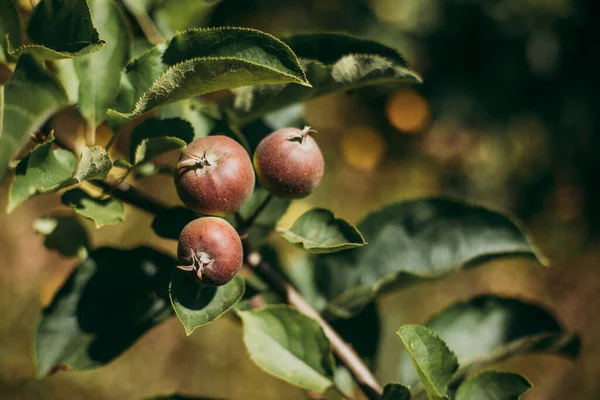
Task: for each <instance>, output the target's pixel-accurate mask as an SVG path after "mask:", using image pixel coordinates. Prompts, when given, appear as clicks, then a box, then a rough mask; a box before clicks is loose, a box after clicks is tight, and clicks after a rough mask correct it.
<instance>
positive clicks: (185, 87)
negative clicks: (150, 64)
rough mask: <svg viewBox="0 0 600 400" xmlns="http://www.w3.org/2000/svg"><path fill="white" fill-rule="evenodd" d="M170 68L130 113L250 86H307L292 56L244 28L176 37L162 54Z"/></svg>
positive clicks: (266, 36)
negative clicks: (277, 84)
mask: <svg viewBox="0 0 600 400" xmlns="http://www.w3.org/2000/svg"><path fill="white" fill-rule="evenodd" d="M163 62H164V64H166V65H168V66H170V67H169V68H168V69H167V70H166V71H165V72H164V73H163V74H162V75H161V76H160V77H159V78H158V79H157V80H156V81H155V82H154V83H153V85H152V87H150V89H149V90H148V91H146V92H145V93H144V94H143V95H142V97H141V98H140V99H139V101H138V102H137V104H136V106H135V109H134V110H133V111H134V113H135V114H138V115H139V114H142V113H144V112H147V111H150V110H152V109H153V108H156V107H158V106H160V105H163V104H166V103H172V102H175V101H178V100H181V99H186V98H189V97H193V96H199V95H202V94H206V93H210V92H215V91H218V90H223V89H232V88H236V87H240V86H246V85H252V84H274V83H288V82H293V83H298V84H300V85H306V86H309V83H308V81H307V80H306V76H305V75H304V71H303V70H302V67H301V66H300V65H299V64H298V60H297V59H296V56H295V55H294V53H293V52H292V51H291V50H290V49H289V47H288V46H286V45H285V44H284V43H283V42H281V41H280V40H278V39H276V38H275V37H273V36H271V35H269V34H266V33H263V32H260V31H257V30H253V29H246V28H203V29H193V30H189V31H186V32H183V33H180V34H178V35H177V36H175V37H174V38H173V39H171V41H170V42H169V44H168V47H167V49H166V50H165V52H164V54H163Z"/></svg>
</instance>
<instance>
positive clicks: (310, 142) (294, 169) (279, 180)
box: [254, 126, 325, 199]
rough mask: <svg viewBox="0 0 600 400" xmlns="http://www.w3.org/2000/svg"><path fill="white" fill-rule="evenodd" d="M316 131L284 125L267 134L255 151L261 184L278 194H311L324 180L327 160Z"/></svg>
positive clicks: (285, 196)
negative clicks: (315, 138) (319, 144)
mask: <svg viewBox="0 0 600 400" xmlns="http://www.w3.org/2000/svg"><path fill="white" fill-rule="evenodd" d="M310 132H315V131H313V130H311V129H310V127H308V126H306V127H304V129H295V128H283V129H279V130H277V131H275V132H273V133H271V134H270V135H268V136H267V137H265V138H264V139H263V140H262V141H261V142H260V143H259V144H258V147H257V148H256V152H255V153H254V168H256V173H257V175H258V180H259V181H260V184H261V185H262V186H263V187H264V188H265V189H267V190H268V191H269V192H271V193H272V194H273V195H275V196H277V197H282V198H286V199H299V198H302V197H306V196H308V195H309V194H310V193H311V192H312V191H313V189H314V188H315V187H317V186H318V185H319V183H320V182H321V178H322V177H323V169H324V168H325V162H324V161H323V155H322V154H321V150H320V149H319V146H318V145H317V142H315V140H314V139H313V138H312V136H310V134H309V133H310Z"/></svg>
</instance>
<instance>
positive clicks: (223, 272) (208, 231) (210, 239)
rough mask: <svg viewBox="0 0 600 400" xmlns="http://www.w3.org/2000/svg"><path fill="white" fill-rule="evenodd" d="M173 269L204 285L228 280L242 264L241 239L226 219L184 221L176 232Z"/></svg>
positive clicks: (208, 218)
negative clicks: (177, 237) (176, 263)
mask: <svg viewBox="0 0 600 400" xmlns="http://www.w3.org/2000/svg"><path fill="white" fill-rule="evenodd" d="M177 257H178V260H179V264H180V265H178V266H177V268H179V269H181V270H184V271H188V272H189V273H190V277H192V278H193V279H194V280H196V281H197V282H199V283H202V284H204V285H208V286H221V285H224V284H226V283H227V282H229V281H231V280H232V279H233V278H234V276H235V275H236V274H237V273H238V271H239V270H240V268H241V267H242V262H243V249H242V241H241V239H240V237H239V235H238V233H237V232H236V230H235V229H234V228H233V226H231V225H230V224H229V223H228V222H227V221H225V220H224V219H221V218H216V217H202V218H198V219H195V220H193V221H192V222H190V223H188V224H187V225H186V226H185V227H184V228H183V230H182V231H181V233H180V235H179V242H178V244H177Z"/></svg>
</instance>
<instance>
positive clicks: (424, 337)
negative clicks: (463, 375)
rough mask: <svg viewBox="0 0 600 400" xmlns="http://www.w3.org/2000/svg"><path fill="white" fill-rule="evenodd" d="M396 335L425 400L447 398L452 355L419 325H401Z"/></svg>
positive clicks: (454, 365) (453, 361) (454, 361)
mask: <svg viewBox="0 0 600 400" xmlns="http://www.w3.org/2000/svg"><path fill="white" fill-rule="evenodd" d="M398 336H400V339H401V340H402V343H403V344H404V347H406V350H407V352H408V355H409V356H410V360H411V361H412V364H413V366H414V367H415V369H416V370H417V372H418V374H419V378H420V379H421V382H422V383H423V386H424V387H425V391H426V392H427V396H428V397H429V400H437V399H447V398H448V383H449V382H450V378H451V377H452V375H453V374H454V372H456V370H457V369H458V361H457V359H456V355H455V354H454V353H453V352H452V350H450V349H449V348H448V346H447V345H446V343H444V341H443V340H442V339H441V338H440V337H439V336H438V335H437V334H436V333H435V332H433V331H432V330H430V329H428V328H426V327H424V326H421V325H403V326H401V327H400V329H399V330H398Z"/></svg>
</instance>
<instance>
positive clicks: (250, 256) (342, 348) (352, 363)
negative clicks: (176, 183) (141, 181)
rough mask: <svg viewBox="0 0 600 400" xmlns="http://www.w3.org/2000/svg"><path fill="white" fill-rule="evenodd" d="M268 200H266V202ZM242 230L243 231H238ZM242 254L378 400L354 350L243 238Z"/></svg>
mask: <svg viewBox="0 0 600 400" xmlns="http://www.w3.org/2000/svg"><path fill="white" fill-rule="evenodd" d="M93 183H94V184H96V185H97V186H99V187H101V188H103V189H105V190H107V191H110V192H111V193H112V195H113V196H114V197H115V198H118V199H120V200H122V201H125V202H127V203H129V204H131V205H133V206H136V207H138V208H141V209H142V210H144V211H147V212H149V213H151V214H157V213H159V212H161V211H164V210H166V209H167V206H165V205H164V204H162V203H160V202H158V201H156V200H154V199H152V198H151V197H149V196H148V195H146V194H144V193H142V192H140V191H139V190H137V189H136V188H134V187H133V186H131V185H129V184H128V183H126V182H112V181H103V182H93ZM268 200H270V198H268ZM267 204H268V201H267V200H266V201H265V202H263V203H262V204H261V205H260V206H259V208H258V209H257V210H260V211H262V210H264V208H265V207H266V205H267ZM260 211H259V212H258V213H257V212H255V213H254V214H252V217H250V218H249V219H248V220H247V221H246V224H244V226H247V222H248V221H254V220H255V219H256V218H257V217H258V214H260ZM242 229H246V228H242ZM243 243H244V254H247V256H246V264H247V265H248V266H249V267H250V268H251V269H252V271H254V272H255V273H256V274H258V275H259V276H260V277H261V278H262V279H264V280H265V281H266V282H267V283H268V284H269V286H271V287H272V288H273V289H275V290H276V291H277V292H278V293H279V294H280V295H281V296H283V297H285V298H286V299H287V302H288V303H289V304H290V305H292V306H294V307H295V308H297V309H298V310H299V311H300V312H302V313H303V314H305V315H307V316H309V317H311V318H313V319H314V320H315V321H317V323H318V324H319V325H320V326H321V328H322V329H323V332H324V333H325V335H326V336H327V338H328V339H329V341H330V342H331V346H332V348H333V351H334V353H335V355H336V356H337V357H338V359H339V360H340V361H341V362H342V363H343V364H344V365H345V366H346V368H348V370H349V371H350V373H351V374H352V376H353V377H354V379H355V380H356V382H357V383H358V385H359V387H360V388H361V390H362V391H363V392H364V393H365V395H366V396H367V398H368V399H369V400H378V399H380V398H381V395H382V392H383V391H382V389H381V386H380V385H379V383H378V382H377V379H376V378H375V376H374V375H373V373H372V372H371V371H370V370H369V368H368V367H367V366H366V365H365V363H364V362H363V361H362V359H361V358H360V357H359V356H358V354H357V353H356V352H355V351H354V349H353V348H352V347H351V346H350V345H349V344H348V343H346V342H345V341H344V339H342V337H341V336H340V335H339V334H338V333H337V332H336V331H335V330H334V329H333V328H332V327H331V326H330V325H329V324H328V323H327V321H325V320H324V319H323V317H321V315H320V314H319V313H318V312H317V311H316V310H315V309H314V308H313V307H312V306H311V305H310V304H309V303H308V302H307V301H306V300H305V299H304V297H303V296H302V295H301V294H300V293H298V292H297V291H296V289H294V287H293V286H292V285H291V284H290V283H288V282H287V281H286V280H285V279H284V278H283V277H282V276H281V275H280V274H279V273H278V272H277V271H275V270H274V269H273V268H271V266H270V265H269V264H268V263H266V262H265V261H264V260H263V259H262V257H261V255H260V253H258V252H256V251H253V250H252V249H251V248H250V247H249V244H248V239H247V237H246V238H245V239H243Z"/></svg>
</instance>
